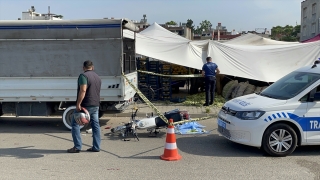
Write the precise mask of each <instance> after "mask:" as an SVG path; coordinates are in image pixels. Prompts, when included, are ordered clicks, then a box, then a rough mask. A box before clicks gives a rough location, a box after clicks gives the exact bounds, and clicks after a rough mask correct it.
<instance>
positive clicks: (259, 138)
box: [217, 65, 320, 156]
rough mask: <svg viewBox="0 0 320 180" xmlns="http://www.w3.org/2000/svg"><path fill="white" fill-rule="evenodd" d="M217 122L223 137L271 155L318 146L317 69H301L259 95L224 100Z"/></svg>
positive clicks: (319, 72) (319, 103)
mask: <svg viewBox="0 0 320 180" xmlns="http://www.w3.org/2000/svg"><path fill="white" fill-rule="evenodd" d="M217 123H218V132H219V134H221V135H222V136H224V137H225V138H227V139H229V140H231V141H234V142H237V143H240V144H245V145H249V146H255V147H259V148H262V149H263V150H264V151H265V152H267V153H268V154H270V155H271V156H287V155H289V154H291V153H292V152H293V151H294V150H295V148H296V147H297V146H304V145H320V66H319V65H318V67H316V66H315V65H314V66H312V67H311V66H307V67H303V68H300V69H298V70H296V71H293V72H291V73H289V74H288V75H286V76H284V77H282V78H281V79H279V80H278V81H276V82H274V83H273V84H272V85H270V86H269V87H268V88H266V89H265V90H263V91H262V92H261V93H258V94H250V95H246V96H241V97H238V98H235V99H232V100H230V101H227V102H226V103H225V104H224V106H223V107H222V108H221V110H220V111H219V114H218V118H217Z"/></svg>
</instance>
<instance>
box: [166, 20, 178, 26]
mask: <svg viewBox="0 0 320 180" xmlns="http://www.w3.org/2000/svg"><path fill="white" fill-rule="evenodd" d="M166 25H177V23H176V22H174V21H169V22H166Z"/></svg>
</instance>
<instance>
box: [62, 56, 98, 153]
mask: <svg viewBox="0 0 320 180" xmlns="http://www.w3.org/2000/svg"><path fill="white" fill-rule="evenodd" d="M93 70H94V66H93V63H92V62H91V61H85V62H84V63H83V71H84V73H82V74H80V75H79V78H78V92H77V104H76V110H75V111H78V112H79V111H80V110H81V108H82V107H84V108H86V109H87V110H88V112H89V114H90V124H91V127H92V137H93V143H92V147H91V148H89V149H87V151H90V152H99V151H100V142H101V138H100V125H99V105H100V89H101V79H100V77H99V76H98V75H97V74H96V73H95V72H94V71H93ZM71 123H72V130H71V132H72V139H73V143H74V147H73V148H71V149H68V153H79V152H80V151H81V147H82V141H81V135H80V127H79V125H78V124H77V123H76V121H75V119H74V117H73V116H72V122H71Z"/></svg>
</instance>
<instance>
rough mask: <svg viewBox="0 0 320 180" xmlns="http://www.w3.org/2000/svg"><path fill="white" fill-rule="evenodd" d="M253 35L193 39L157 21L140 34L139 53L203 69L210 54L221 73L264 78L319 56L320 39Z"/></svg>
mask: <svg viewBox="0 0 320 180" xmlns="http://www.w3.org/2000/svg"><path fill="white" fill-rule="evenodd" d="M240 37H241V36H240ZM250 37H251V40H245V39H242V40H241V39H240V40H239V39H238V40H236V39H235V40H234V42H232V41H231V42H229V43H228V42H225V43H219V42H217V41H211V40H203V41H191V40H188V39H185V38H183V37H181V36H179V35H177V34H174V33H172V32H170V31H168V30H166V29H164V28H162V27H161V26H160V25H158V24H156V23H154V24H153V25H151V26H150V27H148V28H147V29H145V30H144V31H142V32H140V33H139V34H137V40H136V53H137V54H140V55H144V56H148V57H151V58H155V59H158V60H161V61H165V62H169V63H173V64H178V65H182V66H187V67H191V68H195V69H201V68H202V65H203V64H204V63H205V62H206V61H205V58H206V57H207V56H210V57H212V59H213V62H215V63H216V64H217V65H218V67H219V69H220V71H221V74H226V75H232V76H236V77H243V78H248V79H254V80H259V81H265V82H274V81H276V80H278V79H279V78H281V77H282V76H284V75H286V74H288V73H289V72H291V71H293V70H296V69H298V68H300V67H302V66H306V65H311V64H312V63H313V62H314V60H316V59H317V58H318V57H319V53H320V42H311V43H287V42H278V41H274V40H269V39H265V38H264V39H261V38H259V37H258V39H260V41H262V43H261V42H260V43H257V41H258V40H254V39H255V38H257V37H253V36H251V35H250ZM249 39H250V38H249Z"/></svg>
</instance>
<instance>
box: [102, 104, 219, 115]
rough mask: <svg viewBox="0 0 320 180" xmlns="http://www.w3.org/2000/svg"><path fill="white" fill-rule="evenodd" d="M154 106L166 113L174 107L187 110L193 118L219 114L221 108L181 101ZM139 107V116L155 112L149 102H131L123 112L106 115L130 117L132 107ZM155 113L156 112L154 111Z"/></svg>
mask: <svg viewBox="0 0 320 180" xmlns="http://www.w3.org/2000/svg"><path fill="white" fill-rule="evenodd" d="M153 105H154V106H156V108H157V109H158V110H159V111H160V112H161V113H165V112H167V111H171V110H173V109H179V110H186V111H188V112H189V114H190V116H191V117H192V118H199V117H205V116H208V115H209V116H217V114H218V112H219V110H220V108H218V107H214V106H209V107H204V106H201V107H197V106H186V105H183V104H181V103H170V104H164V103H153ZM135 106H136V107H138V108H139V110H138V113H137V116H138V117H145V116H146V114H149V115H150V114H151V113H152V112H154V111H153V110H152V109H151V108H150V107H149V106H148V105H147V104H136V105H135V104H131V105H130V106H128V107H127V109H126V110H124V111H123V112H122V113H108V114H105V115H104V116H106V117H130V116H131V113H132V111H133V110H132V109H133V108H134V107H135ZM154 113H155V112H154Z"/></svg>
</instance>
